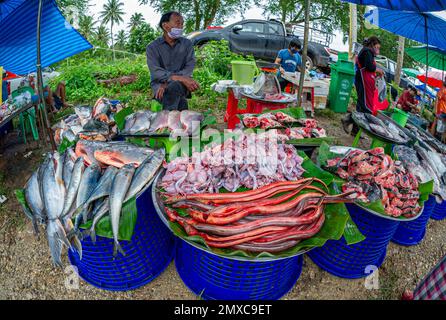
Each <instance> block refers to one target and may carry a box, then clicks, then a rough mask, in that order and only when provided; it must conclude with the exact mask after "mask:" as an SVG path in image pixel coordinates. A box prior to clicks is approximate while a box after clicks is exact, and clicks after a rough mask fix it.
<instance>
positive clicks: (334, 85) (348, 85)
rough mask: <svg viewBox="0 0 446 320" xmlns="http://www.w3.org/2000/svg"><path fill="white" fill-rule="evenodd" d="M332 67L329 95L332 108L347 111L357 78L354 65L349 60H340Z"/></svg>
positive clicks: (338, 111) (342, 111) (340, 111)
mask: <svg viewBox="0 0 446 320" xmlns="http://www.w3.org/2000/svg"><path fill="white" fill-rule="evenodd" d="M331 68H332V73H333V75H332V76H331V82H330V90H329V95H328V101H329V104H330V109H332V110H333V111H334V112H337V113H345V112H347V109H348V104H349V102H350V96H351V93H352V89H353V82H354V79H355V69H354V65H353V62H351V61H348V60H338V63H337V64H336V65H334V66H332V67H331ZM333 71H334V72H333Z"/></svg>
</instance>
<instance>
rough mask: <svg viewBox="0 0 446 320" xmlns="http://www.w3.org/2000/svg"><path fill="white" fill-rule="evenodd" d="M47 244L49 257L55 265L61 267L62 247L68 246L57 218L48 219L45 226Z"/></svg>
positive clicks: (63, 230)
mask: <svg viewBox="0 0 446 320" xmlns="http://www.w3.org/2000/svg"><path fill="white" fill-rule="evenodd" d="M46 233H47V239H48V245H49V247H50V252H51V257H52V259H53V263H54V264H55V265H56V266H59V267H62V266H63V265H62V260H61V255H62V249H63V246H64V245H66V246H67V247H70V246H71V245H70V243H69V242H68V239H67V235H66V233H65V229H64V227H63V225H62V223H61V222H60V220H59V219H50V220H49V221H48V224H47V226H46Z"/></svg>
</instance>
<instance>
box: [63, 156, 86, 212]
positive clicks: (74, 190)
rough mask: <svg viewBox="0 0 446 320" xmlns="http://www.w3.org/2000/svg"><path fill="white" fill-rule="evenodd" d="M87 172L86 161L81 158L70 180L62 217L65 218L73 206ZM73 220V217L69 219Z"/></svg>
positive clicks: (75, 164)
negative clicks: (84, 174)
mask: <svg viewBox="0 0 446 320" xmlns="http://www.w3.org/2000/svg"><path fill="white" fill-rule="evenodd" d="M84 170H85V165H84V159H83V158H82V157H79V158H77V159H76V162H75V163H74V168H73V172H72V175H71V179H70V184H69V186H68V189H67V195H66V197H65V202H64V208H63V211H62V216H65V215H66V214H67V213H68V212H69V211H70V209H71V207H72V206H73V204H74V202H75V200H76V196H77V194H78V191H79V186H80V184H81V180H82V175H83V173H84ZM69 218H71V216H70V217H69Z"/></svg>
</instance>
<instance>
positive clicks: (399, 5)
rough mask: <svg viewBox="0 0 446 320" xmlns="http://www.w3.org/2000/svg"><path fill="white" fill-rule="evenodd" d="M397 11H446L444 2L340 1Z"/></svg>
mask: <svg viewBox="0 0 446 320" xmlns="http://www.w3.org/2000/svg"><path fill="white" fill-rule="evenodd" d="M342 1H344V2H351V3H356V4H362V5H368V6H377V7H380V8H385V9H390V10H399V11H418V12H433V11H442V10H446V0H342Z"/></svg>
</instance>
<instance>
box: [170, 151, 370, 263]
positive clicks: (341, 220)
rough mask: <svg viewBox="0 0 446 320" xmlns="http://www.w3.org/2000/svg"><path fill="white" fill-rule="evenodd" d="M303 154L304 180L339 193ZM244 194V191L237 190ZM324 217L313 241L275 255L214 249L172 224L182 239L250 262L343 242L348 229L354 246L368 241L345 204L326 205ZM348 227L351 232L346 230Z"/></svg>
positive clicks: (183, 212) (175, 232) (172, 228)
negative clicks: (323, 183) (351, 218)
mask: <svg viewBox="0 0 446 320" xmlns="http://www.w3.org/2000/svg"><path fill="white" fill-rule="evenodd" d="M299 155H300V156H301V157H302V158H303V159H304V162H303V164H302V167H303V168H304V169H305V170H306V171H305V174H304V177H316V178H319V179H321V180H322V181H324V182H325V183H326V184H327V185H329V192H330V193H331V194H336V193H337V192H336V190H335V189H334V185H333V183H332V182H333V176H332V175H331V174H330V173H328V172H326V171H324V170H322V169H321V168H319V167H317V166H316V165H315V164H314V163H313V162H312V161H311V160H310V159H309V158H308V157H307V156H306V155H305V153H303V152H299ZM314 185H316V186H318V187H321V186H320V184H318V183H314ZM237 191H242V190H237ZM178 213H179V214H180V215H182V216H187V213H186V212H185V211H183V210H178ZM324 214H325V217H326V220H325V222H324V225H323V226H322V228H321V230H320V231H319V232H318V233H317V234H316V235H315V236H313V237H312V238H310V239H306V240H303V241H301V242H300V243H299V244H298V245H296V246H295V247H293V248H290V249H288V250H285V251H282V252H280V253H278V254H272V253H268V252H262V253H260V254H256V253H249V252H245V251H242V250H233V249H220V248H210V247H209V246H208V245H207V244H206V242H205V241H204V240H203V238H202V237H200V236H188V235H187V233H186V232H185V231H184V229H183V227H181V225H179V224H178V223H177V222H169V224H170V228H171V230H172V231H173V232H174V234H175V235H176V236H178V237H180V238H183V239H185V240H188V241H191V242H193V243H194V244H196V245H197V246H199V247H201V248H203V249H205V250H209V251H211V252H214V253H216V254H219V255H222V256H228V257H242V258H248V259H258V258H276V259H277V258H285V257H290V256H293V255H296V254H299V253H302V252H304V251H306V250H310V249H312V248H315V247H321V246H323V245H324V244H325V243H326V241H327V240H339V239H340V238H341V237H342V236H343V235H344V234H345V232H346V230H347V238H348V239H349V241H350V242H352V243H357V242H359V241H362V240H363V239H364V236H363V235H362V234H361V233H360V232H359V230H358V229H357V228H355V227H356V226H355V225H354V223H353V225H352V223H351V222H350V223H349V219H350V215H349V213H348V210H347V208H346V206H345V205H344V204H328V205H326V206H325V210H324ZM346 228H347V229H346Z"/></svg>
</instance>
